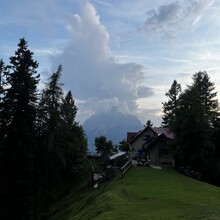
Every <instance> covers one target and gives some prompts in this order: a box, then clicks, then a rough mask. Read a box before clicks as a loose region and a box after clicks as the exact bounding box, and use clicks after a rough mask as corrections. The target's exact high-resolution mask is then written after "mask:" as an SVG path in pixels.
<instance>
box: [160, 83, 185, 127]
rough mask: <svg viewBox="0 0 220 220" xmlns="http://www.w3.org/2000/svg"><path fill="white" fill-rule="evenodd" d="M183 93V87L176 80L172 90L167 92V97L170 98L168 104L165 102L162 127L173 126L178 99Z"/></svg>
mask: <svg viewBox="0 0 220 220" xmlns="http://www.w3.org/2000/svg"><path fill="white" fill-rule="evenodd" d="M180 92H181V85H180V84H179V83H177V81H176V80H174V81H173V83H172V85H171V88H170V89H169V90H168V92H166V94H165V95H166V96H167V97H168V98H169V99H168V101H167V102H163V103H162V105H163V113H164V115H163V117H162V119H163V121H162V126H163V127H168V126H171V124H172V121H173V120H174V117H175V109H176V108H177V105H178V98H179V95H180Z"/></svg>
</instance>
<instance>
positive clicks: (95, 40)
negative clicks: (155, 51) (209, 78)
mask: <svg viewBox="0 0 220 220" xmlns="http://www.w3.org/2000/svg"><path fill="white" fill-rule="evenodd" d="M66 28H67V30H68V31H69V34H70V40H69V43H68V46H67V47H66V48H65V49H64V50H63V52H62V53H60V54H59V55H57V56H53V57H52V58H51V59H52V61H53V63H54V65H56V66H57V64H58V63H61V64H62V65H63V82H64V83H65V87H66V88H71V89H72V91H73V94H74V95H75V97H76V98H77V99H79V100H83V102H81V104H80V103H79V104H80V109H81V114H83V109H87V110H86V113H85V114H88V108H89V109H90V110H91V111H92V112H98V111H108V110H110V109H112V107H117V108H118V109H120V111H122V112H135V110H136V109H137V105H136V100H137V99H138V98H140V97H144V96H145V97H148V96H151V95H152V94H153V91H152V89H151V88H149V87H146V86H144V84H143V82H144V80H145V75H146V68H144V66H142V65H139V64H136V63H120V62H119V61H118V59H117V58H115V57H112V56H111V50H110V48H109V34H108V32H107V30H106V29H105V27H104V26H103V25H102V24H101V22H100V18H99V16H98V14H97V12H96V10H95V8H94V7H93V5H92V4H90V3H87V4H86V5H85V6H84V7H83V9H82V12H81V13H80V14H74V15H73V16H71V17H70V18H69V21H68V24H67V26H66ZM85 106H86V108H85ZM79 113H80V112H79Z"/></svg>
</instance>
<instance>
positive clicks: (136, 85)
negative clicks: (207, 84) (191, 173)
mask: <svg viewBox="0 0 220 220" xmlns="http://www.w3.org/2000/svg"><path fill="white" fill-rule="evenodd" d="M22 37H25V39H26V40H27V41H28V45H29V49H30V50H31V51H33V52H34V59H35V60H37V61H38V62H39V68H38V72H39V73H40V75H41V84H40V87H43V85H44V83H45V82H47V79H48V77H49V76H50V74H51V73H52V72H55V71H56V70H57V67H58V65H59V64H61V65H62V66H63V72H62V79H61V81H62V83H63V84H64V90H65V91H68V90H71V91H72V93H73V96H74V99H75V100H76V106H77V108H78V114H77V120H78V121H79V122H80V123H81V124H83V123H84V121H85V120H86V119H88V118H89V117H91V116H92V115H94V114H99V113H101V112H111V111H112V109H114V110H115V109H117V111H120V112H123V113H129V114H133V115H136V116H137V117H138V119H139V120H140V121H141V122H142V123H143V124H145V123H146V121H147V120H151V121H152V122H153V124H154V125H156V126H159V125H160V123H161V116H162V102H165V101H167V98H166V97H165V93H166V92H167V91H168V90H169V88H170V86H171V84H172V82H173V80H174V79H175V80H177V82H178V83H180V84H181V85H182V88H183V89H184V88H185V87H186V85H189V84H191V83H192V75H193V74H194V73H196V72H198V71H207V73H208V74H209V76H210V79H211V81H212V82H214V83H215V88H216V91H217V92H218V94H220V77H219V73H220V0H176V1H175V0H120V1H118V0H90V1H89V0H88V1H84V0H38V1H36V0H19V1H18V0H1V1H0V58H2V59H3V60H4V62H5V63H8V60H9V57H10V56H12V55H14V51H15V50H16V49H17V44H18V42H19V39H20V38H22ZM219 97H220V96H219V95H218V98H219Z"/></svg>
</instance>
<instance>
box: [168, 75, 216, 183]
mask: <svg viewBox="0 0 220 220" xmlns="http://www.w3.org/2000/svg"><path fill="white" fill-rule="evenodd" d="M214 89H215V88H214V84H213V83H212V82H210V80H209V77H208V74H207V73H206V72H199V73H196V74H194V75H193V83H192V85H190V86H188V87H187V89H186V90H185V91H184V92H183V93H182V94H181V95H180V97H179V99H178V108H176V110H175V118H174V121H173V123H172V129H173V131H174V132H175V135H176V139H175V141H176V148H175V150H176V162H177V165H182V166H189V167H190V168H191V169H194V170H197V171H199V172H200V173H201V174H202V178H203V179H204V180H206V181H212V180H213V176H215V175H216V173H217V171H216V167H217V166H216V155H217V154H216V153H217V151H216V149H217V148H216V147H217V145H216V143H217V142H218V138H216V137H217V136H216V131H218V120H217V115H218V112H217V109H218V108H217V106H218V101H217V100H216V99H214V98H215V97H216V93H215V92H214ZM213 128H214V129H213ZM213 134H214V136H213ZM213 137H215V139H213ZM212 182H213V181H212Z"/></svg>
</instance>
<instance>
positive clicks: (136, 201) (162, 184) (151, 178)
mask: <svg viewBox="0 0 220 220" xmlns="http://www.w3.org/2000/svg"><path fill="white" fill-rule="evenodd" d="M54 209H55V214H54V215H53V216H52V217H51V218H50V220H58V219H59V220H70V219H71V220H78V219H85V220H89V219H97V220H99V219H100V220H105V219H106V220H121V219H126V220H129V219H131V220H136V219H137V220H142V219H143V220H146V219H150V220H151V219H152V220H153V219H162V220H169V219H202V220H205V219H207V220H212V219H213V220H214V219H216V220H219V219H220V188H219V187H215V186H212V185H209V184H206V183H204V182H199V181H197V180H194V179H192V178H188V177H185V176H183V175H180V174H178V173H176V172H175V171H174V170H172V169H168V168H167V169H162V170H156V169H152V168H147V167H132V168H131V169H130V170H129V171H128V173H127V174H126V175H125V176H124V177H123V178H116V179H114V180H113V181H111V182H109V183H108V184H107V183H103V184H102V185H101V189H100V190H94V191H92V190H91V189H89V188H88V187H81V188H79V189H78V190H76V189H75V190H73V192H71V193H70V194H69V195H68V196H67V197H66V198H64V199H63V200H62V201H60V202H59V203H57V204H56V206H55V207H54Z"/></svg>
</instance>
